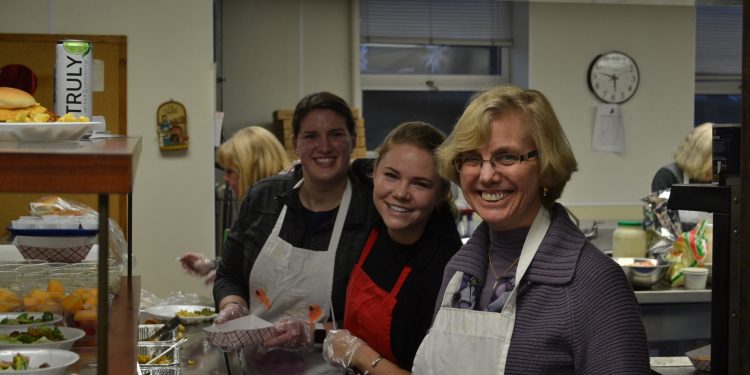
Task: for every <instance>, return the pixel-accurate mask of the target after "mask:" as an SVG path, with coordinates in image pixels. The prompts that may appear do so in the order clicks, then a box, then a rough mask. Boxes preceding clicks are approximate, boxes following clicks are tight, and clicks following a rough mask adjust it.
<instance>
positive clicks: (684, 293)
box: [635, 282, 711, 305]
mask: <svg viewBox="0 0 750 375" xmlns="http://www.w3.org/2000/svg"><path fill="white" fill-rule="evenodd" d="M635 297H636V298H637V299H638V303H640V304H641V305H643V304H658V303H708V304H710V303H711V289H701V290H690V289H685V288H684V287H678V288H671V287H670V286H669V285H668V284H667V283H666V282H661V283H658V284H656V285H654V286H653V287H652V288H651V289H645V290H636V291H635Z"/></svg>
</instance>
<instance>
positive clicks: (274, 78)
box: [223, 0, 358, 135]
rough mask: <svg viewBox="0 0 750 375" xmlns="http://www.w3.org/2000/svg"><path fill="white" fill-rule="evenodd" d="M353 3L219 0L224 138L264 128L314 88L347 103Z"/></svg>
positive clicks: (350, 97) (337, 0) (345, 0)
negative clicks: (277, 112)
mask: <svg viewBox="0 0 750 375" xmlns="http://www.w3.org/2000/svg"><path fill="white" fill-rule="evenodd" d="M351 6H352V4H351V2H350V1H349V0H316V1H314V2H310V1H307V2H305V1H301V0H277V1H264V0H224V2H223V17H224V19H223V24H224V28H223V34H224V39H223V40H224V46H223V49H224V53H223V57H224V59H223V61H224V65H223V69H224V74H223V75H224V77H225V78H226V81H225V82H224V93H223V94H224V100H223V109H224V128H225V129H226V130H227V131H225V135H229V134H231V133H233V132H235V131H236V130H237V129H239V128H242V127H244V126H248V125H257V124H264V125H268V124H270V123H271V122H272V120H273V116H272V115H273V111H275V110H277V109H294V106H295V105H296V104H297V101H298V100H299V99H300V98H302V97H303V96H304V95H307V94H309V93H312V92H315V91H330V92H333V93H335V94H337V95H339V96H341V97H342V98H344V99H345V100H347V101H348V102H350V103H351V102H352V100H353V98H354V95H353V94H352V92H351V91H352V90H351V75H352V69H353V66H352V62H351V43H352V42H351V41H352V38H353V36H352V35H351V22H350V19H351V15H350V12H351ZM357 38H358V36H357ZM354 69H358V67H354Z"/></svg>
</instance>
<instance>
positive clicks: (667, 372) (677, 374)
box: [651, 356, 706, 375]
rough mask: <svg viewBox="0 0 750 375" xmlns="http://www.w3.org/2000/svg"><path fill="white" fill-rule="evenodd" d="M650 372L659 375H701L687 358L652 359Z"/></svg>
mask: <svg viewBox="0 0 750 375" xmlns="http://www.w3.org/2000/svg"><path fill="white" fill-rule="evenodd" d="M651 370H653V371H654V372H655V373H657V374H661V375H702V374H706V372H702V371H698V370H696V369H695V368H694V367H693V364H692V363H690V359H688V357H684V356H683V357H652V358H651Z"/></svg>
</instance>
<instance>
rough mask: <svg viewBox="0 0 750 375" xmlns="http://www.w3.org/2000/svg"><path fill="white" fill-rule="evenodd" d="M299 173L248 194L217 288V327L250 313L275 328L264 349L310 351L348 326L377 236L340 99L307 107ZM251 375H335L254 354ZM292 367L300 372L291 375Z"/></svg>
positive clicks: (318, 362)
mask: <svg viewBox="0 0 750 375" xmlns="http://www.w3.org/2000/svg"><path fill="white" fill-rule="evenodd" d="M292 130H293V134H294V135H293V140H294V145H295V148H296V152H297V155H298V156H299V159H300V165H299V166H298V167H297V168H295V170H294V171H293V172H292V173H288V174H280V175H276V176H272V177H269V178H266V179H263V180H261V181H259V182H257V183H256V184H255V185H253V186H252V187H251V188H250V190H249V191H248V192H247V194H246V199H244V200H243V202H242V206H241V208H240V213H239V216H238V218H237V220H236V221H235V223H234V225H232V230H231V232H230V233H229V236H228V238H227V240H226V241H225V242H224V247H223V251H222V261H221V263H220V265H219V268H218V270H217V278H216V283H215V284H214V299H215V301H216V305H217V306H218V307H219V310H220V311H219V315H218V317H217V318H216V320H215V323H216V324H222V323H223V322H226V321H228V320H231V319H235V318H238V317H241V316H244V315H247V314H248V312H251V313H252V314H254V315H256V316H258V317H260V318H262V319H265V320H268V321H271V322H274V323H275V328H276V330H275V332H276V335H275V336H274V337H271V338H269V339H267V340H266V341H265V347H266V349H271V348H279V347H283V348H290V349H309V348H311V347H312V344H313V327H315V323H321V322H327V321H328V320H329V317H330V316H331V310H332V309H333V311H334V312H335V314H334V316H336V317H338V318H339V319H340V318H342V317H343V316H344V298H345V294H346V285H347V282H348V281H349V274H350V273H351V270H352V268H353V267H354V264H355V263H356V261H357V259H358V258H359V254H360V251H361V249H362V246H363V245H364V243H365V240H366V238H367V235H368V232H369V230H370V228H372V219H371V216H373V215H371V210H366V209H365V210H363V209H362V208H363V207H370V206H371V205H372V192H371V190H370V187H369V186H368V185H366V184H363V183H362V181H360V180H359V179H357V178H356V177H353V178H349V177H348V172H349V161H350V157H351V152H352V150H353V148H354V144H355V134H354V118H353V116H352V112H351V110H350V108H349V106H348V105H347V103H346V102H345V101H344V100H343V99H341V98H339V97H338V96H336V95H334V94H331V93H327V92H320V93H315V94H311V95H308V96H306V97H304V98H303V99H302V100H301V101H300V102H299V103H298V104H297V106H296V108H295V111H294V116H293V118H292ZM248 352H249V354H250V356H248V357H247V358H248V361H247V363H246V368H247V370H248V373H252V374H261V373H272V374H278V373H284V372H289V371H307V370H312V369H313V368H316V370H315V371H318V370H320V371H324V369H329V370H334V369H333V368H331V367H330V366H328V365H327V364H326V363H325V362H324V361H323V359H322V357H321V355H320V353H319V352H318V353H312V352H307V351H304V350H302V351H298V352H296V353H292V352H289V351H283V350H274V351H270V352H268V353H266V354H264V355H261V353H258V352H254V351H253V350H249V351H248ZM290 367H291V368H292V369H290Z"/></svg>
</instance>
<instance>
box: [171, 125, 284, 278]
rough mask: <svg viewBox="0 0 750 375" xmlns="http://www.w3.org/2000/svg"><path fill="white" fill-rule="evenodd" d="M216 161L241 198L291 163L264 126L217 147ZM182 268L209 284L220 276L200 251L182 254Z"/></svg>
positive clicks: (212, 261)
mask: <svg viewBox="0 0 750 375" xmlns="http://www.w3.org/2000/svg"><path fill="white" fill-rule="evenodd" d="M216 162H217V163H219V165H220V166H221V167H222V168H224V181H226V182H227V183H228V184H229V187H230V188H231V189H232V193H233V194H234V195H235V197H237V199H240V200H241V199H242V198H243V197H244V195H245V192H246V191H247V189H248V188H249V187H250V186H252V185H253V184H255V183H256V182H258V181H260V180H262V179H264V178H266V177H268V176H272V175H275V174H278V173H279V172H281V171H283V170H285V169H287V168H288V167H289V165H290V161H289V156H287V153H286V150H284V146H282V145H281V143H280V142H279V140H278V139H277V138H276V136H275V135H273V133H271V132H270V131H268V130H266V129H265V128H262V127H260V126H248V127H246V128H243V129H240V130H239V131H237V132H236V133H234V135H232V137H230V138H229V140H227V141H226V142H224V143H222V144H221V146H219V149H218V150H216ZM179 260H180V262H181V263H182V268H183V269H185V271H187V272H188V273H190V274H193V275H198V276H204V280H205V282H206V283H210V282H213V281H214V279H215V278H216V271H215V269H216V261H215V260H211V259H207V258H206V257H205V256H203V255H202V254H199V253H186V254H185V255H183V256H181V257H180V259H179Z"/></svg>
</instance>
